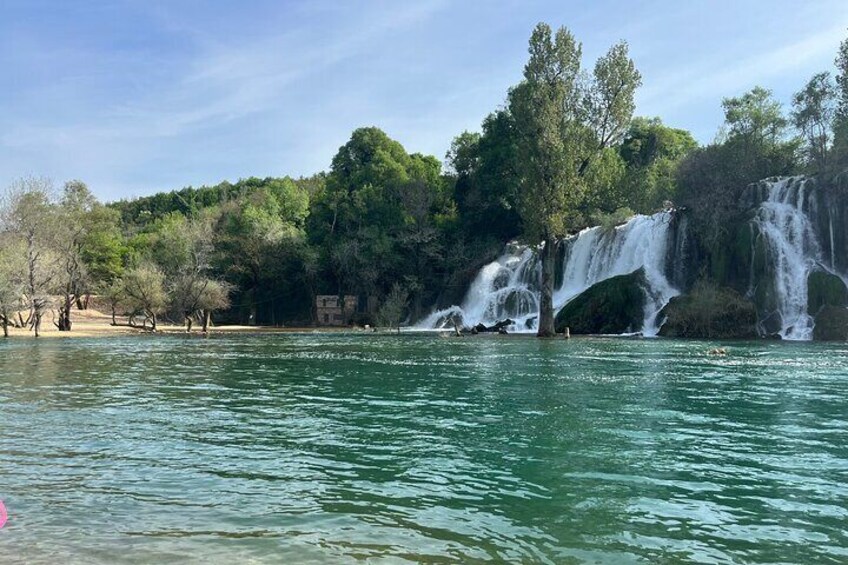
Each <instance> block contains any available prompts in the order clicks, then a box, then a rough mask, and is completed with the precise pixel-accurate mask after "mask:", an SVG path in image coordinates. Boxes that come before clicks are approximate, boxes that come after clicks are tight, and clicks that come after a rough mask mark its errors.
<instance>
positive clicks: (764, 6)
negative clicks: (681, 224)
mask: <svg viewBox="0 0 848 565" xmlns="http://www.w3.org/2000/svg"><path fill="white" fill-rule="evenodd" d="M539 21H547V22H548V23H550V24H551V25H552V26H554V27H556V26H559V25H566V26H568V27H569V28H571V30H572V31H573V32H574V34H575V35H576V36H577V37H578V39H580V40H581V41H582V42H583V43H584V53H585V55H586V63H587V65H591V63H592V62H593V61H594V59H595V58H596V57H597V56H598V55H600V54H602V53H603V52H604V51H605V50H606V49H607V48H608V47H609V46H610V45H611V44H612V43H614V42H615V41H617V40H619V39H626V40H627V41H628V42H629V43H630V46H631V53H632V55H633V57H634V59H635V60H636V64H637V66H638V68H639V69H640V71H641V72H642V75H643V82H644V86H643V87H642V89H641V90H640V92H639V94H638V98H637V102H638V107H637V114H640V115H649V116H654V115H658V116H660V117H662V118H663V120H664V121H665V122H666V123H667V124H669V125H672V126H675V127H682V128H686V129H689V130H691V131H692V132H693V133H694V134H695V136H696V137H697V138H698V139H699V140H700V141H701V142H709V141H710V140H711V139H712V138H713V136H714V135H715V133H716V131H717V128H718V127H719V125H720V123H721V121H722V114H721V107H720V102H721V98H722V97H724V96H732V95H736V94H739V93H741V92H744V91H745V90H747V89H749V88H750V87H752V86H754V85H756V84H762V85H763V86H766V87H768V88H771V89H773V90H774V92H775V95H776V96H777V97H778V98H779V99H781V100H783V101H784V102H788V100H789V99H790V96H791V94H792V92H794V91H795V90H798V89H799V88H800V87H801V86H802V85H803V83H804V82H805V81H806V80H807V79H808V78H809V77H810V76H811V75H812V74H813V73H814V72H817V71H820V70H831V68H832V63H833V58H834V55H835V53H836V49H837V46H838V44H839V42H840V40H841V39H843V38H845V37H848V2H846V1H845V0H821V1H808V2H799V1H797V0H796V1H780V0H769V1H746V0H736V1H735V2H731V1H721V0H715V1H710V2H708V1H696V0H693V1H686V0H677V1H660V0H656V1H651V0H630V1H621V2H615V1H604V0H600V1H575V0H559V1H557V0H537V1H534V0H525V1H510V0H507V1H499V2H495V1H489V2H483V1H474V0H465V1H453V2H452V1H448V0H418V1H400V0H397V1H391V2H389V1H386V2H378V1H375V2H366V1H352V0H350V1H342V0H338V1H324V0H311V1H306V2H285V1H280V0H278V1H261V0H260V1H251V0H242V1H240V2H235V1H224V0H203V1H200V0H169V1H155V0H144V1H142V0H138V1H136V0H125V1H120V0H113V1H108V2H107V1H94V0H75V1H69V0H57V1H47V0H0V77H2V79H1V80H2V88H0V186H5V185H7V184H8V183H9V182H11V181H12V180H13V179H14V178H17V177H20V176H23V175H46V176H49V177H51V178H53V179H54V181H56V183H57V184H59V183H61V182H64V181H65V180H67V179H71V178H79V179H82V180H84V181H86V182H87V183H88V184H89V186H90V187H91V188H92V190H94V192H95V193H96V194H97V195H98V196H99V197H101V198H103V199H107V200H110V199H116V198H121V197H130V196H140V195H144V194H149V193H152V192H155V191H159V190H171V189H174V188H180V187H183V186H187V185H195V186H197V185H201V184H213V183H217V182H219V181H221V180H223V179H229V180H236V179H238V178H240V177H247V176H254V175H255V176H268V175H273V176H278V175H285V174H289V175H293V176H298V175H308V174H311V173H314V172H317V171H320V170H325V169H327V168H328V166H329V163H330V159H331V158H332V156H333V154H334V153H335V152H336V150H337V149H338V147H339V146H340V145H342V144H343V143H345V141H346V140H347V139H348V137H349V135H350V132H351V131H352V130H353V129H354V128H356V127H359V126H368V125H376V126H379V127H381V128H383V129H384V130H385V131H386V132H387V133H388V134H389V135H390V136H392V137H394V138H395V139H398V140H399V141H401V142H402V143H403V144H404V146H405V147H406V148H407V150H409V151H420V152H424V153H430V154H434V155H436V156H438V157H439V158H442V157H443V156H444V154H445V151H446V150H447V148H448V147H449V145H450V141H451V139H452V138H453V137H454V136H455V135H456V134H458V133H459V132H461V131H463V130H466V129H468V130H476V129H478V128H479V124H480V122H481V120H482V118H483V117H484V116H485V115H486V114H487V113H489V112H490V111H491V110H493V109H494V108H496V107H497V106H498V105H500V104H502V103H503V101H504V97H505V94H506V91H507V89H508V88H509V86H510V85H512V84H515V83H516V82H517V81H518V80H519V79H520V76H521V70H522V67H523V65H524V62H525V60H526V45H527V39H528V37H529V34H530V31H531V29H532V27H533V26H534V25H535V24H536V23H537V22H539Z"/></svg>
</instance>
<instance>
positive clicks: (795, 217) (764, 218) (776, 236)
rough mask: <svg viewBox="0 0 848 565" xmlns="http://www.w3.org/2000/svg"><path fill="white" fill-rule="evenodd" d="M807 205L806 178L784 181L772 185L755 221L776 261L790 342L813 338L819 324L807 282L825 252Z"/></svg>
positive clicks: (776, 282) (779, 305) (779, 296)
mask: <svg viewBox="0 0 848 565" xmlns="http://www.w3.org/2000/svg"><path fill="white" fill-rule="evenodd" d="M805 203H806V181H805V180H804V179H802V178H798V177H790V178H785V179H780V180H778V181H776V182H774V183H772V184H771V185H769V187H768V195H767V198H766V200H765V201H764V202H763V203H762V204H761V205H760V208H759V210H758V212H757V217H756V219H755V220H754V222H755V224H756V225H757V227H758V228H759V231H760V233H761V234H762V236H763V237H764V238H765V241H766V244H767V249H768V253H769V256H770V259H771V260H772V262H773V271H774V289H775V295H776V300H777V311H778V313H779V314H780V318H781V329H780V332H779V333H780V337H781V338H783V339H789V340H810V339H812V338H813V327H814V325H815V323H814V322H813V318H812V316H810V314H809V312H807V292H808V288H807V279H808V277H809V276H810V273H811V272H812V271H813V270H814V269H815V268H816V267H817V266H818V265H820V263H821V251H820V247H819V244H818V241H817V239H816V235H815V231H814V229H813V225H812V223H811V221H810V219H809V217H808V216H807V214H806V213H805V212H804V206H805Z"/></svg>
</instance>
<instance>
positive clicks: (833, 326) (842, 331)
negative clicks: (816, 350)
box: [813, 305, 848, 341]
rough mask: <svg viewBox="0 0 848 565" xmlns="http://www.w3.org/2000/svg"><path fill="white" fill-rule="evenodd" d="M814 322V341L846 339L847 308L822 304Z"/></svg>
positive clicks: (847, 336)
mask: <svg viewBox="0 0 848 565" xmlns="http://www.w3.org/2000/svg"><path fill="white" fill-rule="evenodd" d="M815 322H816V326H815V328H813V339H815V340H816V341H848V308H844V307H842V306H829V305H828V306H823V307H822V308H821V310H820V311H819V313H818V314H816V317H815Z"/></svg>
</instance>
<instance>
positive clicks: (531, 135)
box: [0, 24, 848, 335]
mask: <svg viewBox="0 0 848 565" xmlns="http://www.w3.org/2000/svg"><path fill="white" fill-rule="evenodd" d="M640 84H641V76H640V74H639V71H638V69H637V68H636V65H635V63H634V62H633V60H632V59H631V58H630V56H629V52H628V46H627V44H626V43H624V42H621V43H618V44H616V45H614V46H612V47H611V48H610V49H609V50H608V52H607V53H606V54H605V55H603V56H602V57H600V58H599V59H598V60H597V61H596V62H595V64H594V65H593V66H592V67H591V68H590V69H585V68H584V65H583V56H582V46H581V44H580V43H579V42H578V41H577V39H576V38H575V37H574V36H573V34H572V33H571V32H570V31H569V30H567V29H566V28H560V29H558V30H556V31H554V30H552V29H551V28H550V27H549V26H548V25H546V24H539V25H538V26H537V27H536V28H535V29H534V31H533V33H532V35H531V38H530V42H529V58H528V62H527V64H526V66H525V69H524V75H523V80H522V81H521V82H520V83H519V84H518V85H516V86H514V87H513V88H511V89H510V91H509V92H508V93H507V95H506V99H505V103H504V104H503V106H501V107H499V108H497V109H495V110H494V111H493V112H492V113H491V114H489V115H488V116H487V117H486V118H485V119H484V120H483V123H482V124H481V130H480V131H479V132H463V133H461V134H460V135H458V136H457V137H456V138H455V139H454V140H453V142H452V144H451V147H450V150H449V151H448V153H447V155H446V157H445V161H444V163H443V162H442V161H440V160H439V159H438V158H436V157H434V156H429V155H422V154H420V153H409V152H408V151H407V150H406V149H405V148H404V147H403V146H402V145H401V144H400V143H398V142H397V141H395V140H393V139H391V138H390V137H389V136H388V135H387V134H386V133H385V132H383V131H382V130H380V129H378V128H376V127H365V128H360V129H357V130H355V131H354V132H353V133H352V135H351V138H350V140H349V141H348V142H347V143H346V144H345V145H343V146H342V147H341V148H340V149H339V151H338V152H337V153H336V155H335V156H334V157H333V159H332V162H331V164H330V167H329V170H328V171H326V172H322V173H319V174H316V175H314V176H311V177H305V178H297V179H295V178H291V177H282V178H270V177H269V178H264V179H259V178H248V179H243V180H240V181H238V182H236V183H229V182H222V183H220V184H218V185H215V186H211V187H200V188H192V187H188V188H184V189H182V190H176V191H172V192H167V193H158V194H154V195H152V196H148V197H143V198H138V199H133V200H122V201H118V202H112V203H101V202H98V201H97V199H96V198H94V196H93V195H92V193H91V191H90V190H89V189H88V187H87V186H86V185H85V184H84V183H82V182H80V181H69V182H67V183H65V185H64V186H63V187H62V188H61V189H59V190H57V189H55V188H54V186H53V185H52V183H51V181H50V180H48V179H43V178H23V179H20V180H19V181H16V182H15V183H13V185H12V186H10V187H8V188H7V189H6V190H5V191H4V192H3V194H2V199H0V322H2V325H3V328H4V331H7V328H8V326H9V325H15V326H20V327H29V328H31V329H32V330H33V331H34V332H35V333H36V335H37V334H38V332H39V330H40V328H41V325H42V323H43V320H44V319H45V316H47V315H49V316H50V317H51V323H53V324H55V325H56V327H57V328H58V329H60V330H63V331H69V330H71V328H72V315H71V314H72V312H73V311H74V310H75V309H82V308H86V307H87V306H88V302H89V300H90V297H91V296H97V297H98V300H99V304H101V305H107V306H108V308H109V309H110V310H111V312H112V316H113V323H115V324H118V323H119V321H118V315H121V316H123V315H126V316H127V321H126V322H125V323H127V324H130V325H136V326H139V327H144V328H147V329H152V330H155V329H156V327H157V324H158V323H159V322H160V321H161V320H162V318H165V319H167V320H169V321H172V322H180V323H184V324H185V325H186V327H187V328H188V329H189V330H190V329H191V328H192V325H193V324H195V323H200V324H201V325H202V327H203V329H204V331H205V330H206V329H207V328H208V325H209V323H210V321H211V319H212V317H213V315H214V316H215V319H216V320H217V321H218V322H234V323H243V324H263V325H280V324H304V325H308V324H312V323H314V322H315V311H314V308H315V296H316V295H318V294H337V295H340V296H341V295H349V294H353V295H356V296H360V297H375V298H376V299H377V300H378V301H379V302H381V303H382V304H383V307H382V308H381V309H380V310H379V311H377V312H369V311H365V312H359V313H357V314H355V318H354V319H352V320H348V322H352V323H361V324H365V323H374V322H375V321H382V322H385V323H387V324H390V325H396V324H397V323H399V321H400V320H402V319H407V320H414V319H417V318H419V317H421V316H422V315H424V314H426V311H427V309H428V308H430V307H432V306H433V305H434V304H440V303H443V304H447V303H456V302H458V301H459V300H460V299H461V297H462V293H463V292H464V290H465V289H466V288H467V285H468V283H469V282H470V280H471V278H472V277H473V276H474V274H475V273H476V272H477V270H478V269H479V268H480V267H481V266H482V265H483V264H485V263H486V262H488V261H490V260H492V259H493V258H494V257H495V256H496V255H497V254H498V253H499V252H500V251H501V250H502V247H503V245H504V243H505V242H507V241H509V240H513V239H521V240H523V241H525V242H527V243H530V244H533V245H537V244H540V243H541V248H540V252H541V259H542V280H541V281H540V282H541V288H542V297H541V298H542V301H541V305H542V309H541V312H540V323H539V334H540V335H551V334H552V333H553V312H552V304H551V294H552V290H553V284H554V276H553V266H554V255H553V249H554V246H555V242H556V240H557V239H559V238H562V237H565V236H567V235H569V234H572V233H575V232H576V231H578V230H580V229H582V228H584V227H586V226H589V225H597V224H601V225H606V226H614V225H616V224H618V223H620V222H622V221H624V220H625V219H627V218H628V217H629V216H631V215H633V214H634V213H645V214H650V213H654V212H656V211H658V210H661V209H663V208H669V207H671V206H683V207H687V208H689V209H690V210H691V212H692V213H691V217H692V218H693V227H694V229H695V230H696V231H697V233H698V240H699V241H700V242H701V244H702V246H703V247H704V254H705V255H706V257H707V258H708V260H709V257H710V253H711V250H716V249H720V248H721V246H723V245H726V244H727V238H728V237H729V234H728V233H727V231H726V226H727V225H728V221H729V220H732V219H733V218H734V217H735V216H736V215H738V214H739V207H738V201H739V196H740V193H741V191H742V190H743V189H744V187H745V186H746V185H747V184H749V183H751V182H754V181H757V180H759V179H762V178H765V177H769V176H774V175H788V174H798V173H806V174H814V175H821V176H825V177H826V176H829V175H831V176H832V175H836V174H838V173H839V171H841V170H843V169H844V168H845V167H846V166H848V40H846V41H845V42H843V43H842V44H841V46H840V49H839V52H838V54H837V57H836V61H835V72H833V73H831V72H822V73H818V74H816V75H814V76H813V77H812V78H811V79H810V81H809V82H808V83H807V84H806V85H804V87H803V88H802V89H801V90H800V91H799V92H798V93H797V94H796V95H795V96H794V97H793V100H792V107H791V109H789V111H788V112H787V111H786V110H785V109H784V108H783V107H782V106H781V104H780V103H779V102H777V101H776V100H775V99H774V98H773V96H772V93H771V92H770V91H769V90H767V89H765V88H762V87H754V88H753V89H752V90H750V91H749V92H746V93H744V94H742V95H740V96H737V97H730V98H726V99H724V100H723V101H722V107H723V109H724V114H725V123H724V124H723V126H722V128H721V130H720V132H719V134H718V135H717V137H716V139H715V140H714V141H713V142H712V143H710V144H708V145H705V146H699V145H698V144H697V143H696V141H695V139H694V138H693V137H692V135H691V134H690V133H689V132H687V131H685V130H681V129H676V128H672V127H669V126H667V125H665V124H663V123H662V121H661V120H660V119H659V118H645V117H634V115H633V114H634V110H635V104H634V96H635V93H636V91H637V89H638V87H639V86H640ZM705 276H709V273H707V275H705ZM386 320H390V321H388V322H386ZM120 323H124V322H120Z"/></svg>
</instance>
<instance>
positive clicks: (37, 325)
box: [32, 311, 41, 337]
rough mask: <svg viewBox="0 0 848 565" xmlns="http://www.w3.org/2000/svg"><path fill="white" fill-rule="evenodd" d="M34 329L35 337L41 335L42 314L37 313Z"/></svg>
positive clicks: (33, 324) (33, 323)
mask: <svg viewBox="0 0 848 565" xmlns="http://www.w3.org/2000/svg"><path fill="white" fill-rule="evenodd" d="M32 329H33V330H35V337H39V336H40V335H41V312H39V311H36V312H35V318H34V319H33V321H32Z"/></svg>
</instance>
